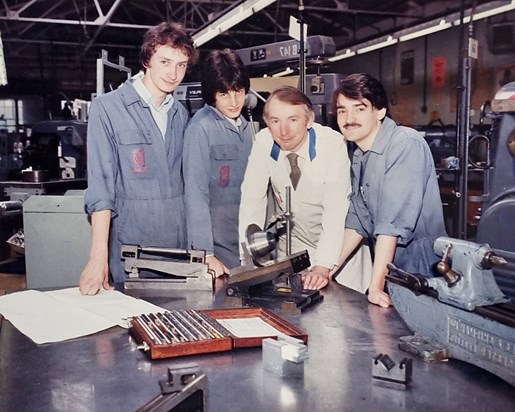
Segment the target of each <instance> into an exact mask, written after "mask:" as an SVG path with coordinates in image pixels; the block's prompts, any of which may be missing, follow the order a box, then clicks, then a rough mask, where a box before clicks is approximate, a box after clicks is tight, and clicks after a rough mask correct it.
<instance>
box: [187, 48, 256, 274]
mask: <svg viewBox="0 0 515 412" xmlns="http://www.w3.org/2000/svg"><path fill="white" fill-rule="evenodd" d="M201 83H202V98H203V99H204V102H205V103H206V105H205V106H204V107H203V108H202V109H200V110H199V111H198V112H197V113H195V115H194V116H193V118H192V119H191V121H190V123H189V124H188V127H187V129H186V132H185V135H184V154H183V158H184V181H185V183H186V222H187V228H188V247H190V248H194V249H203V250H205V251H206V252H207V258H206V261H207V263H208V265H209V268H210V269H211V270H213V271H214V272H215V274H216V276H221V275H223V274H224V273H229V270H230V269H232V268H234V267H237V266H239V265H240V259H239V242H238V211H239V208H240V197H241V192H240V186H241V182H242V181H243V175H244V173H245V167H246V166H247V160H248V157H249V154H250V149H251V147H252V140H253V137H252V136H253V134H252V129H251V127H252V126H251V125H250V124H249V123H247V121H246V120H245V118H244V117H243V116H242V115H241V111H242V109H243V105H244V102H245V96H246V94H247V93H248V91H249V88H250V79H249V76H248V74H247V70H246V68H245V66H244V65H243V62H242V61H241V59H240V58H239V56H238V55H237V54H236V53H235V52H234V51H232V50H229V49H225V50H213V51H212V52H210V53H209V54H208V56H207V58H206V60H205V61H204V70H203V73H202V80H201Z"/></svg>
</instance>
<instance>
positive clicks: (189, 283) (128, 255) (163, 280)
mask: <svg viewBox="0 0 515 412" xmlns="http://www.w3.org/2000/svg"><path fill="white" fill-rule="evenodd" d="M121 255H122V260H124V261H125V271H126V272H128V273H129V277H128V278H127V280H126V281H125V283H124V287H125V289H193V290H212V289H213V286H214V278H215V276H214V273H213V272H212V271H211V270H209V267H208V265H207V263H206V252H205V251H203V250H182V249H172V248H157V247H141V246H136V245H122V251H121ZM141 270H144V271H146V272H147V273H145V272H144V273H142V272H141ZM148 272H150V273H148Z"/></svg>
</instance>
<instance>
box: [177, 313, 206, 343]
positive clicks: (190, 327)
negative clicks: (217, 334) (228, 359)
mask: <svg viewBox="0 0 515 412" xmlns="http://www.w3.org/2000/svg"><path fill="white" fill-rule="evenodd" d="M175 314H176V315H177V317H178V318H179V319H180V320H182V322H183V323H184V325H185V327H186V328H188V330H190V331H193V332H192V333H194V334H195V335H196V336H197V337H198V338H199V340H203V339H209V336H208V337H206V335H205V334H204V333H203V332H201V331H200V330H198V328H197V327H196V326H195V325H193V324H192V323H191V322H190V320H189V319H188V318H187V317H186V316H185V314H184V311H177V312H175Z"/></svg>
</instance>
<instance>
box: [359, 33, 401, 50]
mask: <svg viewBox="0 0 515 412" xmlns="http://www.w3.org/2000/svg"><path fill="white" fill-rule="evenodd" d="M398 41H399V40H398V39H396V38H394V37H393V36H388V37H387V38H386V40H383V41H380V42H379V43H373V44H370V45H366V43H365V45H364V46H362V47H360V48H359V49H357V50H356V53H357V54H363V53H368V52H370V51H373V50H377V49H382V48H383V47H387V46H391V45H393V44H395V43H397V42H398Z"/></svg>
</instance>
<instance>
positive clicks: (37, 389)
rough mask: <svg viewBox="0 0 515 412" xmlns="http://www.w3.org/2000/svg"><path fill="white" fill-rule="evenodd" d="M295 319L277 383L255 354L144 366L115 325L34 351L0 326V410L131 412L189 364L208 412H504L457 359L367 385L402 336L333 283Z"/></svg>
mask: <svg viewBox="0 0 515 412" xmlns="http://www.w3.org/2000/svg"><path fill="white" fill-rule="evenodd" d="M143 293H145V294H149V293H150V292H140V294H137V292H134V291H131V294H132V295H135V296H137V297H143V298H144V299H146V300H148V301H151V302H153V303H155V304H157V305H160V306H162V307H165V308H168V309H179V308H186V309H206V308H210V307H222V306H223V297H224V295H223V290H220V291H219V292H217V293H215V294H214V295H213V294H212V293H211V292H193V291H190V292H178V291H173V292H159V293H158V294H154V295H155V296H149V295H148V296H147V295H145V294H143ZM323 294H324V296H325V298H324V300H323V301H322V302H321V303H320V304H318V305H317V306H316V307H313V308H310V309H308V310H307V311H306V312H305V313H303V314H301V315H291V314H284V313H282V314H281V316H282V317H284V318H285V319H287V320H288V321H290V322H291V323H293V324H294V325H296V326H298V327H300V328H301V329H303V330H304V331H305V332H307V333H308V335H309V342H308V348H309V359H308V360H307V361H306V362H305V368H304V377H303V379H294V378H280V377H279V376H277V375H274V374H272V373H270V372H267V371H264V370H263V367H262V359H261V348H251V349H237V350H233V351H231V352H223V353H217V354H204V355H197V356H190V357H183V358H175V359H162V360H154V361H151V360H149V358H148V357H147V355H146V354H145V353H143V352H141V351H139V350H137V349H136V345H135V343H134V342H133V341H132V340H131V338H130V336H129V333H128V332H127V330H125V329H122V328H120V327H115V328H112V329H109V330H107V331H105V332H101V333H98V334H95V335H93V336H88V337H83V338H79V339H75V340H71V341H67V342H62V343H56V344H47V345H36V344H34V343H33V342H32V341H31V340H30V339H28V338H27V337H25V336H24V335H22V334H21V333H20V332H18V331H17V330H16V329H15V328H14V327H13V326H12V325H11V323H10V322H8V321H6V320H4V321H3V324H2V326H1V329H0V411H3V412H9V411H16V412H21V411H74V412H81V411H108V412H116V411H123V412H127V411H134V410H136V409H138V408H139V407H141V406H143V405H145V404H146V403H147V402H149V401H150V400H151V399H153V398H154V397H156V396H157V395H158V394H159V393H160V387H159V385H158V381H159V380H162V379H165V378H166V373H167V368H168V367H170V366H174V365H178V364H181V363H184V362H195V363H197V364H198V366H199V367H200V368H201V369H202V370H203V371H204V373H205V374H206V375H207V378H208V397H209V400H208V409H207V410H208V411H217V412H218V411H220V412H221V411H223V412H230V411H249V412H250V411H252V412H260V411H266V412H276V411H292V412H293V411H295V412H302V411H309V412H316V411H320V412H331V411H360V412H365V411H382V412H387V411H395V412H399V411H424V412H426V411H439V412H444V411H453V412H458V411H474V412H479V411H488V412H494V411H509V410H512V411H513V410H515V388H514V387H512V386H510V385H509V384H507V383H505V382H504V381H502V380H501V379H499V378H497V377H496V376H495V375H492V374H490V373H489V372H486V371H484V370H482V369H479V368H477V367H476V366H473V365H470V364H467V363H463V362H461V361H457V360H450V361H448V362H441V363H424V362H423V361H421V360H419V359H413V380H412V383H411V384H410V385H409V386H408V387H407V388H406V389H402V388H391V387H387V386H384V385H383V384H380V383H378V382H376V380H373V379H372V362H373V358H374V356H376V355H377V354H379V353H386V354H388V355H389V356H390V357H391V358H392V359H393V360H394V361H395V362H399V361H400V360H401V359H402V358H404V357H405V356H406V353H404V352H402V351H401V350H400V349H398V347H397V343H398V338H399V337H400V336H404V335H407V334H409V332H408V330H407V329H406V327H405V326H404V324H403V323H402V321H401V319H400V318H399V316H398V315H397V313H396V311H395V309H393V308H390V309H382V308H380V307H378V306H374V305H370V304H368V302H367V300H366V297H365V296H364V295H361V294H359V293H356V292H353V291H351V290H349V289H346V288H344V287H342V286H339V285H337V284H335V283H333V284H331V285H330V286H329V288H327V289H326V290H325V291H324V292H323Z"/></svg>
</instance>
